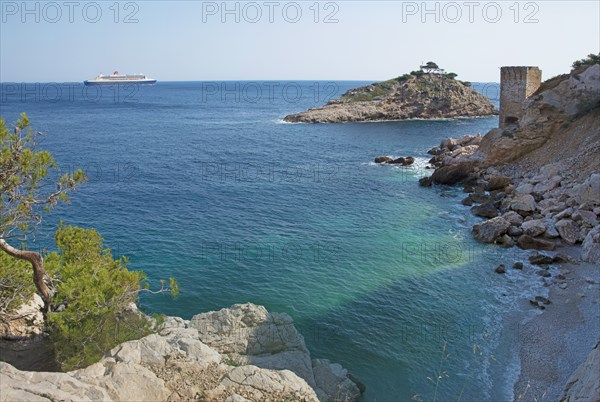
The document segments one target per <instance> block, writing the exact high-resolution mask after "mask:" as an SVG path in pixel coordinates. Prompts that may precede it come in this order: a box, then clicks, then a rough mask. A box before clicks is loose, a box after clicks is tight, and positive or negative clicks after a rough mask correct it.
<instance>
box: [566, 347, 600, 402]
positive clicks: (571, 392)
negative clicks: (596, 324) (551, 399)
mask: <svg viewBox="0 0 600 402" xmlns="http://www.w3.org/2000/svg"><path fill="white" fill-rule="evenodd" d="M598 373H600V342H599V343H597V344H596V346H595V347H594V349H592V351H591V352H590V354H589V355H588V357H587V359H586V360H585V362H583V363H582V364H581V366H579V367H578V368H577V370H575V372H574V373H573V374H572V375H571V377H569V380H568V381H567V384H566V385H565V389H564V393H563V396H562V397H561V399H560V400H561V402H590V401H600V375H599V374H598Z"/></svg>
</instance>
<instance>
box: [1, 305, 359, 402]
mask: <svg viewBox="0 0 600 402" xmlns="http://www.w3.org/2000/svg"><path fill="white" fill-rule="evenodd" d="M0 384H2V392H0V400H1V401H31V400H39V401H53V400H61V401H180V400H204V401H229V402H246V401H284V400H290V401H291V400H294V401H338V400H339V401H353V400H356V399H357V398H358V397H359V396H360V394H361V392H362V391H363V390H364V388H363V386H362V384H361V383H360V382H359V381H358V380H356V379H355V378H354V377H353V376H352V375H351V374H349V373H348V372H347V370H345V369H344V368H342V367H341V366H340V365H339V364H335V363H330V362H329V361H328V360H324V359H311V356H310V353H309V351H308V349H307V348H306V345H305V343H304V338H303V337H302V335H300V333H299V332H298V331H297V330H296V328H295V327H294V325H293V322H292V319H291V318H290V317H289V316H288V315H287V314H277V313H269V312H267V310H266V309H265V308H264V307H262V306H257V305H254V304H250V303H247V304H236V305H234V306H232V307H231V308H227V309H222V310H220V311H216V312H209V313H204V314H199V315H196V316H194V317H193V318H192V319H191V320H189V321H186V320H183V319H181V318H178V317H168V318H167V319H166V320H165V323H164V324H163V326H162V327H161V330H160V331H159V332H158V333H156V334H152V335H149V336H146V337H145V338H142V339H140V340H136V341H130V342H126V343H123V344H121V345H118V346H117V347H115V348H114V349H112V350H111V351H110V352H108V353H107V354H106V355H105V356H104V357H103V358H102V359H101V360H100V361H99V362H98V363H95V364H93V365H91V366H89V367H87V368H85V369H80V370H76V371H71V372H68V373H49V372H27V371H20V370H17V369H16V368H14V367H13V366H11V365H10V364H8V363H3V362H0Z"/></svg>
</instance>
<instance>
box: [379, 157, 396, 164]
mask: <svg viewBox="0 0 600 402" xmlns="http://www.w3.org/2000/svg"><path fill="white" fill-rule="evenodd" d="M392 160H393V159H392V158H390V157H389V156H378V157H377V158H375V163H388V162H391V161H392Z"/></svg>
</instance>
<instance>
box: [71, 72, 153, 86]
mask: <svg viewBox="0 0 600 402" xmlns="http://www.w3.org/2000/svg"><path fill="white" fill-rule="evenodd" d="M83 83H84V84H85V85H153V84H156V80H155V79H153V78H148V77H147V76H146V75H144V74H124V75H120V74H119V72H118V71H115V72H114V73H113V74H112V75H102V74H100V75H99V76H97V77H96V78H94V79H93V80H86V81H83Z"/></svg>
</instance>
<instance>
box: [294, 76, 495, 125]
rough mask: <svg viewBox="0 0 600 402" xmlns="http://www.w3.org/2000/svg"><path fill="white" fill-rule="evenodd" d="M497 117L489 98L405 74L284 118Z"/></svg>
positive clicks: (449, 82) (456, 84)
mask: <svg viewBox="0 0 600 402" xmlns="http://www.w3.org/2000/svg"><path fill="white" fill-rule="evenodd" d="M493 114H496V110H495V109H494V106H493V105H492V103H491V102H490V101H489V99H488V98H487V97H486V96H484V95H482V94H480V93H479V92H477V91H475V90H474V89H472V88H470V87H469V86H467V85H465V84H464V83H462V82H460V81H458V80H455V79H453V78H450V77H448V76H446V75H443V74H423V75H420V76H414V75H408V74H407V75H405V76H402V77H398V78H395V79H392V80H389V81H384V82H379V83H375V84H372V85H367V86H364V87H360V88H355V89H351V90H349V91H347V92H346V93H344V94H343V95H342V97H341V98H339V99H336V100H332V101H330V102H328V103H327V104H326V105H325V106H323V107H319V108H314V109H309V110H308V111H306V112H302V113H298V114H292V115H289V116H286V117H285V118H284V120H285V121H287V122H294V123H340V122H355V121H375V120H404V119H415V118H420V119H436V118H451V117H473V116H489V115H493Z"/></svg>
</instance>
